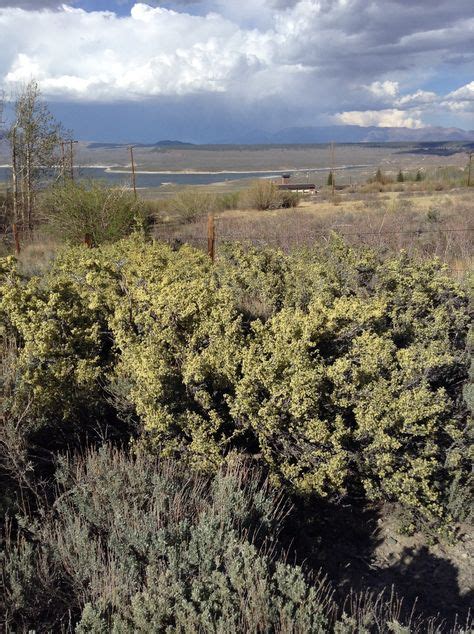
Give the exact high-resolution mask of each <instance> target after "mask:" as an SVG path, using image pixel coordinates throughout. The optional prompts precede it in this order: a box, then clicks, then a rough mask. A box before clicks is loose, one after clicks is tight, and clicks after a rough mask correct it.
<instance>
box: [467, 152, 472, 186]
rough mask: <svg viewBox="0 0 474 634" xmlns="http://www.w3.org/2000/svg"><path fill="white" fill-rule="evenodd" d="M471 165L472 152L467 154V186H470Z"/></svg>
mask: <svg viewBox="0 0 474 634" xmlns="http://www.w3.org/2000/svg"><path fill="white" fill-rule="evenodd" d="M471 163H472V152H469V168H468V171H467V186H468V187H470V186H471Z"/></svg>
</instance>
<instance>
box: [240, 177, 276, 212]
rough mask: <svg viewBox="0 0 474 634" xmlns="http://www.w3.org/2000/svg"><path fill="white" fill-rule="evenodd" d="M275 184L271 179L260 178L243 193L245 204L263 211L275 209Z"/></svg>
mask: <svg viewBox="0 0 474 634" xmlns="http://www.w3.org/2000/svg"><path fill="white" fill-rule="evenodd" d="M278 194H279V192H278V189H277V186H276V185H275V183H274V182H273V181H272V180H269V179H262V180H258V181H255V183H254V184H253V185H252V186H251V187H250V188H249V189H248V190H247V191H246V193H245V204H246V206H248V207H250V208H252V209H258V210H259V211H265V210H267V209H276V208H277V207H278V206H279V205H278V201H279V196H278Z"/></svg>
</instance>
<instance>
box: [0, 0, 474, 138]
mask: <svg viewBox="0 0 474 634" xmlns="http://www.w3.org/2000/svg"><path fill="white" fill-rule="evenodd" d="M11 1H12V3H14V4H18V5H21V6H28V7H29V8H31V7H32V6H35V2H33V0H17V1H16V2H14V0H11ZM2 2H3V5H4V4H5V2H4V0H0V42H1V46H0V88H2V86H3V87H4V88H6V89H7V92H9V88H13V87H14V86H15V85H16V84H18V83H24V82H25V81H28V80H29V79H30V78H33V77H34V78H36V79H38V80H39V83H40V86H41V88H42V90H43V93H44V94H45V96H46V97H47V98H48V99H56V100H58V101H65V100H70V101H87V102H89V101H96V102H117V101H133V100H136V101H141V100H143V99H146V98H154V99H155V100H156V99H157V98H167V97H169V98H172V97H182V96H186V95H187V96H189V95H191V96H193V98H194V97H195V96H196V95H206V94H209V95H211V98H212V99H215V98H216V95H219V96H223V95H224V96H227V97H228V98H229V101H231V100H232V102H233V104H236V105H235V109H236V110H237V109H238V107H240V106H242V109H243V108H244V106H245V107H254V108H255V110H258V107H259V104H261V103H262V101H264V100H266V102H267V103H268V101H269V100H272V99H273V100H274V103H275V107H274V110H275V111H277V110H278V111H279V112H282V113H291V114H288V115H285V116H286V118H287V119H288V121H289V120H290V118H291V117H292V116H293V117H294V119H293V118H291V125H311V124H315V123H319V122H321V120H322V121H325V120H327V117H328V116H332V113H334V112H339V114H338V115H337V120H338V121H339V122H340V123H357V124H358V125H389V126H392V125H396V126H409V127H419V126H421V125H423V123H425V122H426V121H425V118H426V116H428V117H430V116H431V113H432V112H434V111H436V112H438V113H465V112H468V111H469V108H470V107H471V106H470V105H469V104H472V103H473V99H472V94H473V90H474V88H473V82H471V83H470V84H466V85H465V86H463V87H462V88H459V89H458V90H456V91H453V92H452V93H449V94H448V95H446V96H444V97H442V96H438V95H436V94H435V93H433V92H429V91H424V90H421V89H419V90H417V87H418V85H420V86H421V85H422V82H423V81H425V78H426V77H430V78H433V77H437V73H438V72H446V71H445V70H442V71H438V69H439V68H444V67H443V64H445V63H446V60H447V59H448V57H449V56H451V57H453V56H458V57H459V56H460V55H461V56H465V58H466V61H465V62H462V64H464V66H463V73H464V74H465V73H467V72H469V69H470V68H472V64H473V62H472V60H471V59H470V58H469V55H467V54H466V52H467V51H468V48H467V46H468V43H469V42H471V41H472V30H473V28H474V20H472V19H470V14H471V15H474V10H473V7H474V5H472V0H457V3H453V2H452V0H437V2H436V3H435V4H436V6H433V4H432V2H431V0H430V2H428V0H412V1H411V2H409V3H408V2H407V1H406V0H373V1H372V2H370V3H368V2H366V0H239V2H237V1H236V0H235V1H234V0H232V1H231V0H201V1H200V2H196V3H192V2H188V3H187V2H185V1H184V0H182V1H179V2H178V0H175V2H174V5H173V6H175V10H170V9H165V8H163V6H156V5H159V3H158V2H157V0H154V1H153V4H154V5H155V6H153V7H152V6H148V5H147V4H145V3H136V4H135V6H134V7H133V9H132V10H131V13H130V14H129V15H127V16H124V17H118V16H117V15H115V14H114V13H113V12H99V11H95V12H86V11H84V10H81V9H77V8H71V7H66V6H63V8H62V9H59V10H48V9H47V8H45V7H47V5H51V6H53V5H54V4H56V3H55V2H53V0H41V1H40V0H38V2H36V6H39V7H43V9H42V10H29V11H25V10H22V9H20V8H2ZM38 3H39V4H38ZM169 4H171V2H170V3H169ZM454 4H456V5H459V6H458V7H457V8H454V6H453V5H454ZM407 5H408V6H407ZM186 6H187V7H188V10H191V9H190V7H194V8H196V7H199V11H197V13H199V15H192V14H190V13H187V12H186ZM427 8H429V10H427ZM407 14H409V19H407ZM460 63H461V62H460ZM457 68H458V67H456V69H457ZM417 78H419V82H418V84H417V82H416V79H417ZM190 116H192V113H190ZM440 116H444V115H443V114H441V115H440ZM456 116H457V115H456ZM318 117H319V119H320V120H319V121H318ZM285 123H287V122H285Z"/></svg>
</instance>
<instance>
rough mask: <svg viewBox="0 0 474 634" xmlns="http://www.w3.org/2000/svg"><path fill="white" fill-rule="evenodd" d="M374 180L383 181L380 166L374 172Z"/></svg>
mask: <svg viewBox="0 0 474 634" xmlns="http://www.w3.org/2000/svg"><path fill="white" fill-rule="evenodd" d="M375 180H376V182H377V183H383V181H384V178H383V174H382V170H381V169H380V167H379V168H378V170H377V172H376V174H375Z"/></svg>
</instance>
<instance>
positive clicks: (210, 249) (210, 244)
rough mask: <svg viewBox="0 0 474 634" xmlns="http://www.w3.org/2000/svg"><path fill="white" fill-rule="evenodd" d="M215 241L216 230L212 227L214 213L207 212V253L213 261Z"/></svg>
mask: <svg viewBox="0 0 474 634" xmlns="http://www.w3.org/2000/svg"><path fill="white" fill-rule="evenodd" d="M215 243H216V232H215V227H214V214H209V215H208V216H207V253H208V255H209V257H210V258H211V260H212V261H213V262H214V259H215Z"/></svg>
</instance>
